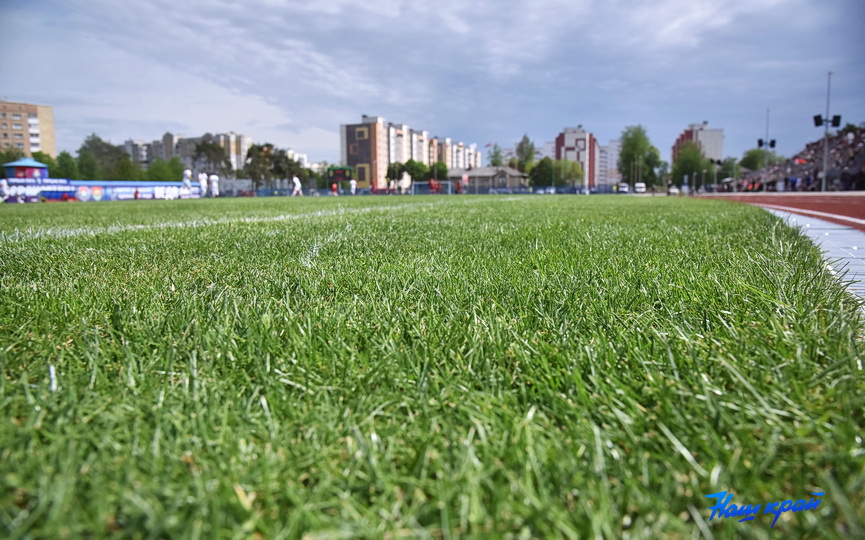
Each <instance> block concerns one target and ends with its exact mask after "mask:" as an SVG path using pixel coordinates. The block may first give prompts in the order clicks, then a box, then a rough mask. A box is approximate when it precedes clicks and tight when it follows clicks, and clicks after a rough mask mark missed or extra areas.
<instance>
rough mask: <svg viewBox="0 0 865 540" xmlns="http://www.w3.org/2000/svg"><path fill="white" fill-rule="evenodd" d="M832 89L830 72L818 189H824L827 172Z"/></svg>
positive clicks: (827, 84)
mask: <svg viewBox="0 0 865 540" xmlns="http://www.w3.org/2000/svg"><path fill="white" fill-rule="evenodd" d="M831 89H832V72H831V71H830V72H829V77H828V81H827V83H826V120H824V121H823V125H824V128H823V184H822V189H821V190H820V191H826V177H827V176H828V174H829V92H830V90H831Z"/></svg>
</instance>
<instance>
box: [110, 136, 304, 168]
mask: <svg viewBox="0 0 865 540" xmlns="http://www.w3.org/2000/svg"><path fill="white" fill-rule="evenodd" d="M208 140H209V141H213V142H215V143H216V144H218V145H219V146H220V147H221V148H222V149H223V150H225V157H227V158H228V161H229V163H231V168H232V169H233V170H235V171H237V170H240V169H242V168H243V165H244V162H245V160H246V153H247V152H248V151H249V147H250V146H252V139H251V138H250V137H247V136H246V135H240V134H237V133H234V132H233V131H231V132H228V133H217V134H216V135H211V134H209V133H208V134H206V135H203V136H201V137H184V136H182V135H175V134H173V133H170V132H168V133H166V134H165V135H163V136H162V139H158V140H155V141H153V142H150V143H144V142H141V141H135V140H132V139H130V140H128V141H126V142H124V143H123V145H122V146H121V148H122V149H123V150H124V151H125V152H126V153H127V154H128V155H129V157H130V159H132V161H134V162H137V163H138V164H140V165H141V166H142V167H144V168H147V166H148V165H150V163H151V162H152V161H154V160H157V159H163V160H165V161H170V160H171V159H172V158H175V157H178V158H180V160H181V161H183V163H184V164H185V165H186V166H187V167H195V165H196V164H195V147H196V145H197V144H199V143H201V142H202V141H208ZM296 156H300V157H302V158H306V156H305V155H304V154H296ZM290 157H292V159H296V160H297V159H298V157H294V156H290ZM307 161H308V160H307Z"/></svg>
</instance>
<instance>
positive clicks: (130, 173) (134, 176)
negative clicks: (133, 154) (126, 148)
mask: <svg viewBox="0 0 865 540" xmlns="http://www.w3.org/2000/svg"><path fill="white" fill-rule="evenodd" d="M113 176H114V177H113V178H112V180H129V181H137V180H141V179H142V178H143V177H144V171H142V170H141V165H139V164H138V163H133V162H132V160H131V159H130V158H129V156H128V155H127V154H123V157H122V158H121V159H120V161H119V162H118V163H117V166H116V168H115V169H114V175H113Z"/></svg>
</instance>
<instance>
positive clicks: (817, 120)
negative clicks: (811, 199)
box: [814, 71, 841, 191]
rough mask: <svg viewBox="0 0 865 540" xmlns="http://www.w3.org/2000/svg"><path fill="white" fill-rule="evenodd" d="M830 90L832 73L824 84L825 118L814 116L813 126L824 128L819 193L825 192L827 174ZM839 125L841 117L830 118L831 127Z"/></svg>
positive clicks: (837, 115)
mask: <svg viewBox="0 0 865 540" xmlns="http://www.w3.org/2000/svg"><path fill="white" fill-rule="evenodd" d="M831 88H832V72H831V71H830V72H829V80H828V82H827V83H826V116H825V117H824V116H820V115H819V114H815V115H814V126H815V127H820V126H826V127H825V128H824V130H823V183H822V188H821V189H820V191H826V176H827V175H828V174H829V170H828V169H829V91H830V90H831ZM840 125H841V115H840V114H836V115H835V116H833V117H832V127H839V126H840Z"/></svg>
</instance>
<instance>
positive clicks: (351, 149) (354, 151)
mask: <svg viewBox="0 0 865 540" xmlns="http://www.w3.org/2000/svg"><path fill="white" fill-rule="evenodd" d="M348 153H349V155H351V156H356V155H357V143H351V144H350V145H348Z"/></svg>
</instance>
